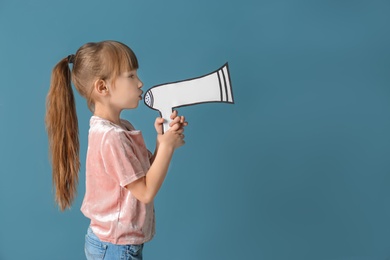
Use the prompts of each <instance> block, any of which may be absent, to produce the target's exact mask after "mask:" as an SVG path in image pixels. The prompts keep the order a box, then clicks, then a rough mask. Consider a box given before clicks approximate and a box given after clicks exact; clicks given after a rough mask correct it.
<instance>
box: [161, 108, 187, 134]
mask: <svg viewBox="0 0 390 260" xmlns="http://www.w3.org/2000/svg"><path fill="white" fill-rule="evenodd" d="M171 119H172V122H171V123H170V124H169V127H171V128H172V127H173V126H175V125H176V127H177V129H175V130H179V129H182V131H183V132H184V127H186V126H187V125H188V122H186V121H185V117H184V116H177V111H176V110H174V111H173V112H172V114H171ZM163 123H164V119H163V118H161V117H157V118H156V121H155V122H154V128H155V129H156V132H157V134H162V133H163Z"/></svg>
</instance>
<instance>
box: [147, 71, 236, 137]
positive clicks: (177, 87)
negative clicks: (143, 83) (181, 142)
mask: <svg viewBox="0 0 390 260" xmlns="http://www.w3.org/2000/svg"><path fill="white" fill-rule="evenodd" d="M144 102H145V104H146V105H147V106H148V107H150V108H151V109H154V110H157V111H159V112H160V115H161V117H162V118H164V119H165V121H164V125H163V126H164V132H166V131H167V130H168V129H169V123H170V122H171V121H172V120H171V119H170V116H171V114H172V111H173V109H175V108H178V107H183V106H192V105H197V104H202V103H210V102H221V103H231V104H233V103H234V101H233V92H232V86H231V84H230V75H229V67H228V63H226V64H225V65H223V66H222V67H221V68H219V69H218V70H216V71H214V72H212V73H210V74H207V75H204V76H200V77H197V78H192V79H186V80H182V81H177V82H172V83H166V84H161V85H157V86H154V87H152V88H150V89H149V90H148V91H147V92H146V94H145V98H144Z"/></svg>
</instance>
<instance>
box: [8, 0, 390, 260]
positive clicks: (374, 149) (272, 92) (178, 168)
mask: <svg viewBox="0 0 390 260" xmlns="http://www.w3.org/2000/svg"><path fill="white" fill-rule="evenodd" d="M106 39H114V40H118V41H122V42H124V43H125V44H127V45H129V46H130V47H131V48H132V49H133V50H134V51H135V53H136V54H137V56H138V58H139V61H140V69H139V74H140V77H141V78H142V80H143V81H144V90H146V89H148V88H149V87H152V86H154V85H156V84H161V83H165V82H172V81H177V80H182V79H186V78H192V77H197V76H200V75H203V74H206V73H209V72H211V71H213V70H215V69H217V68H219V67H220V66H221V65H223V64H224V63H225V62H227V61H228V62H229V66H230V73H231V79H232V85H233V92H234V98H235V104H234V105H229V104H217V103H211V104H202V105H198V106H191V107H185V108H182V109H179V112H180V113H181V114H184V115H185V116H186V117H187V119H188V121H189V123H190V125H189V126H188V127H187V130H186V145H185V146H184V147H182V148H180V149H179V150H178V151H177V153H176V154H175V156H174V159H173V162H172V164H171V167H170V172H169V175H168V177H167V179H166V181H165V183H164V185H163V187H162V189H161V191H160V193H159V194H158V196H157V198H156V201H155V204H156V216H157V235H156V236H155V238H154V239H153V241H151V242H150V243H147V244H146V246H145V250H144V251H145V253H144V254H145V259H163V260H165V259H167V260H195V259H216V260H219V259H250V260H251V259H259V260H286V259H287V260H385V259H390V73H389V70H390V2H389V1H387V0H366V1H358V0H356V1H350V0H346V1H341V0H319V1H308V0H307V1H303V0H294V1H288V0H240V1H232V0H225V1H222V0H220V1H212V0H207V1H206V0H191V1H189V0H164V1H147V0H141V1H135V0H116V1H102V0H95V1H91V0H85V1H76V0H67V1H49V0H36V1H21V0H1V1H0V66H1V67H0V68H1V69H0V90H1V91H0V122H1V128H0V145H1V146H0V162H1V165H0V173H1V181H0V225H1V228H0V259H1V260H14V259H15V260H18V259H33V260H35V259H36V260H52V259H54V260H62V259H64V260H65V259H66V260H78V259H84V253H83V246H84V235H85V233H86V230H87V226H88V220H87V219H86V218H85V217H84V216H83V215H82V214H81V212H80V210H79V208H80V205H81V202H82V198H83V195H84V185H85V178H84V169H85V168H84V167H85V164H84V161H85V152H86V148H87V142H86V141H87V132H88V123H89V118H90V116H91V113H90V112H89V110H88V109H87V106H86V103H85V101H84V100H83V99H82V98H80V96H78V95H76V97H77V100H76V102H77V110H78V116H79V125H80V140H81V162H82V167H81V172H80V185H79V189H78V191H79V192H78V197H77V199H76V201H75V203H74V206H73V208H72V209H71V210H70V211H66V212H65V213H61V212H60V211H59V210H58V209H57V208H56V206H55V204H54V202H53V191H52V187H51V181H52V179H51V167H50V164H49V160H48V142H47V136H46V132H45V126H44V114H45V98H46V95H47V91H48V88H49V83H50V73H51V69H52V68H53V66H54V65H55V64H56V63H57V62H58V61H59V60H60V59H62V58H64V57H65V56H67V55H68V54H71V53H74V52H75V51H76V50H77V49H78V48H79V47H80V46H81V45H82V44H84V43H86V42H90V41H100V40H106ZM156 116H158V113H157V112H156V111H153V110H150V109H148V108H147V107H146V106H145V105H144V104H143V103H140V107H139V109H137V110H135V111H126V112H124V113H123V117H124V118H126V119H128V120H130V121H131V122H132V123H133V124H134V125H135V126H136V127H137V128H139V129H141V130H142V131H143V133H144V136H145V139H146V142H147V145H148V147H149V149H151V150H153V149H154V144H155V143H154V140H155V131H154V128H153V122H154V120H155V117H156Z"/></svg>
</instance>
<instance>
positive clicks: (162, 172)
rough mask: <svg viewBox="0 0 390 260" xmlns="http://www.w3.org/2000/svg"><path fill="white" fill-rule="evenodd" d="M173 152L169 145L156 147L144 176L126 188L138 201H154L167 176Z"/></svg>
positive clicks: (146, 202)
mask: <svg viewBox="0 0 390 260" xmlns="http://www.w3.org/2000/svg"><path fill="white" fill-rule="evenodd" d="M173 152H174V148H173V147H171V146H169V145H163V144H162V145H158V149H156V153H155V155H154V156H153V157H154V158H153V163H152V165H151V166H150V168H149V170H148V172H147V173H146V176H145V177H143V178H141V179H139V180H136V181H134V182H132V183H130V184H129V185H127V186H126V188H128V189H129V190H130V192H131V193H132V194H133V195H134V197H136V198H137V199H138V200H139V201H141V202H143V203H145V204H148V203H150V202H152V201H153V200H154V198H155V197H156V195H157V192H158V191H159V190H160V188H161V185H162V183H163V182H164V179H165V177H166V175H167V172H168V168H169V164H170V162H171V159H172V156H173Z"/></svg>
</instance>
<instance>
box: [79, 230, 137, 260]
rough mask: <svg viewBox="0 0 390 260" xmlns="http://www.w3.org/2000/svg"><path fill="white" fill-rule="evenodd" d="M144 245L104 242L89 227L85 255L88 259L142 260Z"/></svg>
mask: <svg viewBox="0 0 390 260" xmlns="http://www.w3.org/2000/svg"><path fill="white" fill-rule="evenodd" d="M143 247H144V245H143V244H142V245H115V244H111V243H108V242H102V241H100V239H99V238H98V237H97V236H96V235H95V234H94V233H93V232H92V229H91V228H88V231H87V235H86V236H85V247H84V251H85V256H86V257H87V260H98V259H99V260H100V259H101V260H103V259H105V260H142V249H143Z"/></svg>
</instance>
